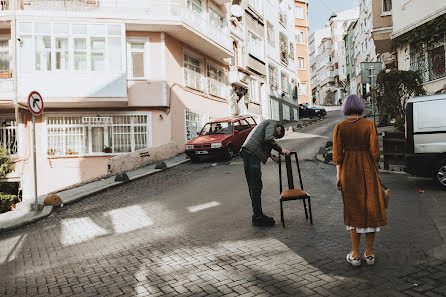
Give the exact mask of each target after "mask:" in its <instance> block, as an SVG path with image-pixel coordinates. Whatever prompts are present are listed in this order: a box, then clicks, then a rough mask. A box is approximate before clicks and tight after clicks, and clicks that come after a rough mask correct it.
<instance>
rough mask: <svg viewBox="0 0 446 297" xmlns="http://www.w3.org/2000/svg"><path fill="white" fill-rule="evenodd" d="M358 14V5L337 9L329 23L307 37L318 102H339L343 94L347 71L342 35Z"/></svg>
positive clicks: (330, 103)
mask: <svg viewBox="0 0 446 297" xmlns="http://www.w3.org/2000/svg"><path fill="white" fill-rule="evenodd" d="M358 16H359V8H358V7H355V8H352V9H348V10H344V11H340V12H337V13H336V14H333V15H332V16H331V17H330V19H329V26H327V27H326V28H324V29H322V30H319V31H317V32H315V33H314V34H313V35H314V37H312V38H311V39H310V60H311V62H310V64H311V67H312V68H311V70H312V72H311V77H312V82H311V86H312V88H313V91H312V92H313V96H314V98H315V99H316V103H318V104H322V105H334V104H340V103H341V102H342V99H343V98H344V96H345V93H346V92H345V87H346V85H347V84H346V79H347V70H346V49H345V43H344V36H345V34H346V31H347V28H348V27H349V25H350V24H351V23H352V22H354V21H356V20H357V19H358ZM322 36H323V37H322ZM319 38H320V41H319ZM318 41H319V42H318ZM312 43H313V44H312ZM316 49H317V50H316ZM327 54H328V58H327Z"/></svg>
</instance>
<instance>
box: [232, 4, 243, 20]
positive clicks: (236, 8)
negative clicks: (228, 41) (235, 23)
mask: <svg viewBox="0 0 446 297" xmlns="http://www.w3.org/2000/svg"><path fill="white" fill-rule="evenodd" d="M230 11H231V14H232V15H233V16H235V17H237V18H239V17H241V16H242V15H243V9H242V8H241V6H240V5H237V4H234V5H232V6H231V9H230Z"/></svg>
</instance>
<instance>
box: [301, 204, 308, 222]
mask: <svg viewBox="0 0 446 297" xmlns="http://www.w3.org/2000/svg"><path fill="white" fill-rule="evenodd" d="M302 201H303V202H304V209H305V219H306V220H308V213H307V204H306V203H305V199H302Z"/></svg>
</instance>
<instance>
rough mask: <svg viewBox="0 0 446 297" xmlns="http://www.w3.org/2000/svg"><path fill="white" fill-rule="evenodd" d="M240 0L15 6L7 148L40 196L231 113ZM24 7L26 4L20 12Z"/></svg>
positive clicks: (6, 22)
mask: <svg viewBox="0 0 446 297" xmlns="http://www.w3.org/2000/svg"><path fill="white" fill-rule="evenodd" d="M229 2H230V1H224V0H215V1H211V0H188V1H183V0H178V1H173V0H172V1H165V2H164V1H163V2H161V1H147V2H145V1H133V2H129V3H128V2H110V1H63V2H59V1H56V2H55V1H21V2H20V1H18V2H15V1H11V2H9V6H4V7H3V9H4V10H3V11H2V14H1V15H0V19H1V20H2V21H3V22H1V25H0V26H1V28H0V30H1V32H2V40H1V51H2V52H1V57H2V59H1V60H0V63H1V64H2V65H1V66H2V68H3V71H2V72H3V73H2V74H3V76H1V78H0V96H2V98H1V101H2V105H1V106H0V109H1V110H0V112H1V116H0V117H1V118H2V122H3V127H2V129H3V134H2V135H3V139H2V144H3V146H4V147H5V148H7V149H8V150H9V151H10V153H11V154H12V156H13V158H14V162H15V164H14V165H15V170H14V172H13V173H11V174H9V175H8V177H7V180H8V181H19V182H20V183H21V185H22V186H21V190H22V198H23V200H24V201H29V200H30V199H32V197H33V184H34V182H33V173H32V172H33V170H32V149H31V148H32V142H31V139H32V138H31V131H32V124H31V115H30V113H29V112H28V110H27V108H26V106H27V97H28V94H29V93H30V92H31V91H33V90H36V91H39V92H40V94H41V95H42V97H43V100H44V106H45V110H44V113H43V116H40V117H38V118H37V121H36V139H37V167H38V176H37V177H38V184H39V190H38V194H39V195H41V194H45V193H48V192H52V191H55V190H58V189H61V188H64V187H67V186H70V185H72V184H75V183H80V182H85V181H88V180H91V179H94V178H96V177H98V176H102V175H105V174H107V163H108V161H109V159H110V158H111V157H112V156H115V155H120V154H126V153H130V152H135V151H138V150H140V149H145V148H149V147H152V146H156V145H162V144H167V143H172V142H175V143H176V144H177V145H178V147H179V148H180V150H184V144H185V142H186V141H187V140H189V139H191V138H192V137H194V136H195V135H196V133H197V131H198V129H200V128H201V125H202V124H203V122H205V121H206V120H208V119H211V118H218V117H224V116H227V115H229V114H230V105H229V104H228V102H229V89H230V88H229V84H228V73H229V67H228V66H229V65H228V63H227V61H228V60H229V59H230V58H231V57H232V56H233V42H232V40H231V39H230V37H229V29H228V25H227V24H228V12H227V8H228V5H229V4H230V3H229ZM15 5H17V6H16V7H14V6H15Z"/></svg>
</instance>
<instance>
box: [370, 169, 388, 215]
mask: <svg viewBox="0 0 446 297" xmlns="http://www.w3.org/2000/svg"><path fill="white" fill-rule="evenodd" d="M373 164H375V163H373ZM375 168H376V172H377V174H378V178H379V183H380V184H381V188H382V192H383V199H384V207H385V208H388V207H389V201H390V189H388V188H387V187H386V186H385V185H384V184H383V183H382V182H381V177H380V176H379V170H378V168H377V167H376V164H375Z"/></svg>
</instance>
